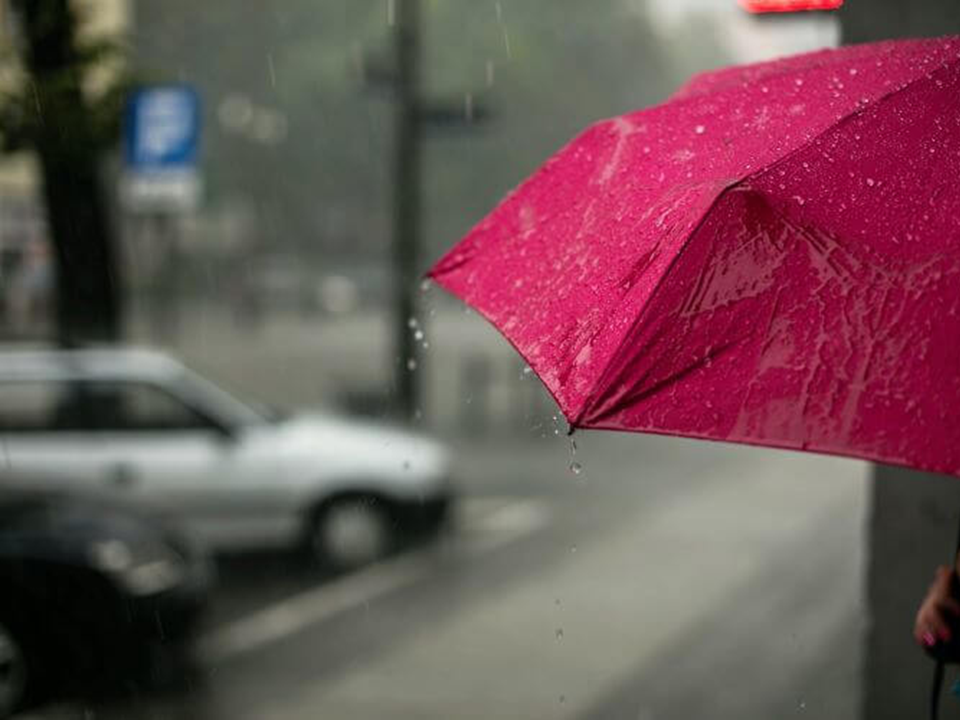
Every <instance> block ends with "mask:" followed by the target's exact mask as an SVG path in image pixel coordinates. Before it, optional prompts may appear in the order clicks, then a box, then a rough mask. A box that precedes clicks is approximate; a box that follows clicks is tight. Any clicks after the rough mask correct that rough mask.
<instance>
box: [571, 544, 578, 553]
mask: <svg viewBox="0 0 960 720" xmlns="http://www.w3.org/2000/svg"><path fill="white" fill-rule="evenodd" d="M576 551H577V546H576V545H571V546H570V552H572V553H575V552H576Z"/></svg>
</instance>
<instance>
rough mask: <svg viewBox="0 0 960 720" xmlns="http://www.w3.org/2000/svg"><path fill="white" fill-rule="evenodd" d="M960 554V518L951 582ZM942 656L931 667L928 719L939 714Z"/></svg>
mask: <svg viewBox="0 0 960 720" xmlns="http://www.w3.org/2000/svg"><path fill="white" fill-rule="evenodd" d="M958 555H960V518H958V519H957V541H956V542H955V543H954V547H953V557H952V558H950V566H951V567H953V568H954V571H953V572H954V576H953V584H954V586H956V584H957V580H958V578H957V574H956V567H957V556H958ZM943 673H944V658H943V657H938V658H937V663H936V665H934V668H933V682H932V683H931V686H930V720H937V718H938V717H939V714H940V695H941V694H942V693H943Z"/></svg>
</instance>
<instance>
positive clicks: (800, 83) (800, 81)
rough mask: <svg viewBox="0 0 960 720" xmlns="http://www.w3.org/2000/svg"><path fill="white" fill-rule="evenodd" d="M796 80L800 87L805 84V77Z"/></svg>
mask: <svg viewBox="0 0 960 720" xmlns="http://www.w3.org/2000/svg"><path fill="white" fill-rule="evenodd" d="M794 82H795V83H796V84H797V87H800V86H801V85H803V78H797V79H796V80H794Z"/></svg>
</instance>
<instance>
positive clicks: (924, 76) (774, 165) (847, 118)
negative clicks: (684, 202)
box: [727, 36, 960, 189]
mask: <svg viewBox="0 0 960 720" xmlns="http://www.w3.org/2000/svg"><path fill="white" fill-rule="evenodd" d="M946 37H953V36H946ZM958 64H960V58H956V57H954V58H953V59H952V60H949V61H947V62H945V63H944V64H943V65H941V66H940V67H939V68H937V70H933V71H931V72H927V73H923V74H921V75H920V77H916V78H914V79H913V80H910V81H908V82H906V83H904V84H903V85H902V86H900V87H898V88H895V89H893V90H891V91H890V92H888V93H886V94H885V95H881V96H880V97H878V98H877V99H876V100H872V101H871V102H869V103H867V104H865V105H864V106H863V107H861V108H858V109H856V110H854V111H853V112H852V113H848V114H846V115H844V116H843V117H841V118H838V119H837V120H834V121H833V122H832V123H830V125H828V126H827V127H825V128H824V129H823V130H821V131H820V132H819V133H817V134H816V135H814V136H813V137H812V138H810V139H809V140H807V141H806V142H804V143H802V144H801V145H798V146H797V147H795V148H794V149H793V150H790V151H789V152H787V153H786V154H785V155H784V156H783V157H781V158H780V159H778V160H775V161H774V162H772V163H769V164H767V165H765V166H764V167H763V168H758V169H756V170H754V171H753V172H751V173H749V174H747V175H744V176H743V177H742V178H741V179H740V180H738V181H737V182H735V183H734V184H733V185H732V186H731V187H734V186H736V185H741V184H744V183H746V182H748V181H750V180H755V179H757V178H758V177H760V176H761V175H765V174H767V173H769V172H770V171H771V170H774V169H776V168H777V167H779V166H780V165H782V164H783V163H785V162H787V161H788V160H790V159H792V158H793V157H794V156H795V155H797V154H799V153H800V152H802V151H803V150H806V149H807V148H809V147H811V146H812V145H814V144H815V143H816V142H817V141H818V140H820V139H822V138H823V137H825V136H826V135H827V134H828V133H830V132H833V131H834V130H836V129H837V128H839V127H840V126H842V125H844V124H845V123H847V122H848V121H850V120H851V119H852V118H856V117H858V116H860V115H862V114H863V113H865V112H866V111H867V110H869V109H872V108H875V107H877V106H878V105H880V104H882V103H885V102H886V101H887V100H889V99H890V98H893V97H895V96H897V95H899V94H900V93H903V92H906V91H907V90H909V89H911V88H912V87H914V86H915V85H917V84H918V83H921V82H923V81H924V80H930V79H931V76H932V75H933V74H934V73H935V72H937V71H939V70H945V69H947V68H950V67H951V66H953V65H958ZM727 189H729V188H727Z"/></svg>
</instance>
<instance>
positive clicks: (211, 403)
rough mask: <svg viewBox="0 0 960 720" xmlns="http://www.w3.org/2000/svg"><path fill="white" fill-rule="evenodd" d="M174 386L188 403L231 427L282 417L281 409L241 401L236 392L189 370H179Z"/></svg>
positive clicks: (257, 423)
mask: <svg viewBox="0 0 960 720" xmlns="http://www.w3.org/2000/svg"><path fill="white" fill-rule="evenodd" d="M176 386H177V387H178V389H179V390H180V397H181V398H182V399H183V400H184V401H185V402H187V403H188V404H189V405H191V406H193V407H196V408H197V409H199V410H201V411H202V412H204V413H205V414H207V415H210V416H211V417H213V418H214V419H215V420H218V421H220V422H223V423H224V424H226V425H228V426H231V427H244V426H253V425H263V424H266V423H273V422H277V421H279V420H281V419H282V418H283V413H282V412H281V411H280V410H274V409H273V408H270V407H267V406H265V405H262V406H261V405H256V404H253V403H248V402H244V401H243V400H241V399H240V398H239V397H238V395H237V394H235V393H233V392H230V391H228V390H225V389H224V388H223V387H221V386H220V385H218V384H217V383H214V382H212V381H211V380H208V379H207V378H205V377H203V376H202V375H199V374H197V373H195V372H193V371H192V370H184V371H183V372H181V373H180V375H179V377H178V378H177V381H176Z"/></svg>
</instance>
